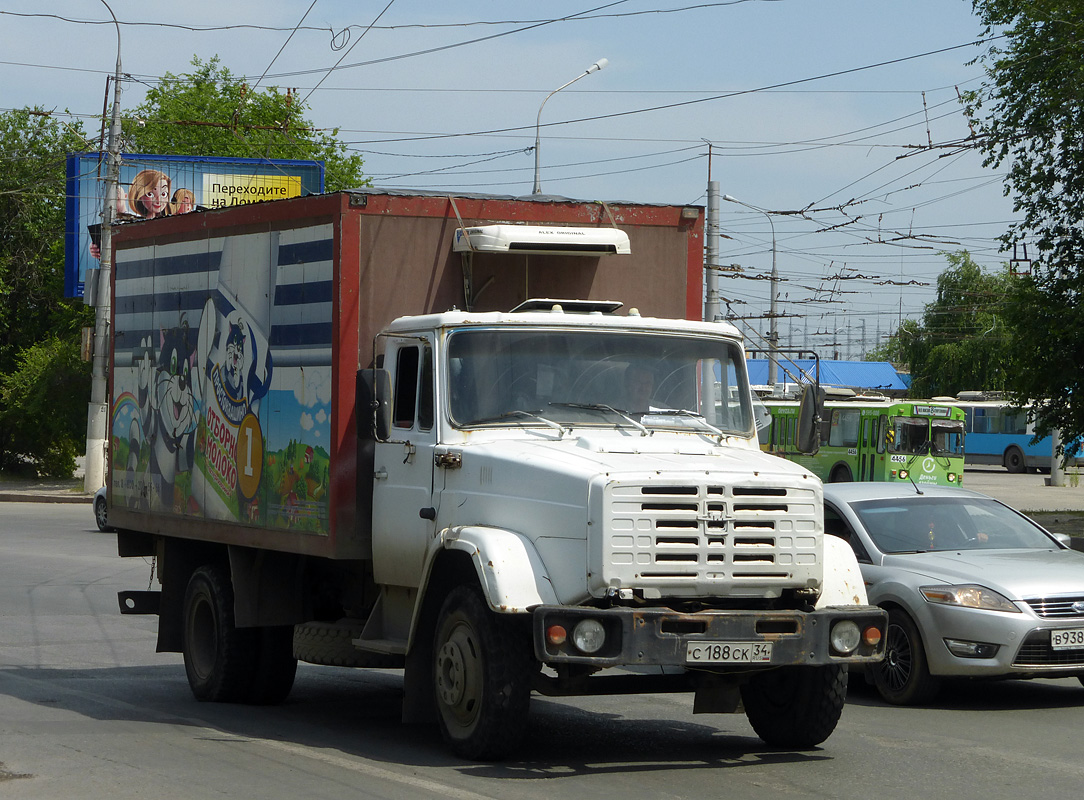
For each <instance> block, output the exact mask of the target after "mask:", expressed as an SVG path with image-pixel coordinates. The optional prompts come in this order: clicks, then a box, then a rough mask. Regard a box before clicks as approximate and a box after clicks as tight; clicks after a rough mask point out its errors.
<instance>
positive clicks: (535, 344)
mask: <svg viewBox="0 0 1084 800" xmlns="http://www.w3.org/2000/svg"><path fill="white" fill-rule="evenodd" d="M448 379H449V396H450V404H449V405H450V412H451V418H452V423H453V424H454V425H456V426H457V427H477V426H483V425H486V426H489V425H516V426H531V425H545V424H546V423H544V422H540V421H539V420H538V418H537V417H536V416H533V415H538V416H541V417H543V418H545V420H548V421H550V422H551V423H552V422H556V423H558V424H560V425H563V426H568V427H574V426H575V427H622V428H624V427H629V428H633V429H637V430H640V431H641V432H643V429H644V428H646V429H648V430H656V429H663V428H669V429H681V430H697V429H699V430H703V431H705V432H712V430H713V429H715V430H716V431H721V432H723V433H726V434H736V435H740V436H752V435H753V433H754V426H753V415H752V408H751V405H750V403H751V400H750V396H749V386H748V382H747V380H746V373H745V360H744V357H743V353H742V351H741V348H740V347H739V346H738V344H737V343H736V342H734V341H731V340H728V339H723V338H704V337H693V336H681V335H675V334H660V333H646V332H645V333H639V332H628V331H621V332H609V331H605V330H599V329H594V330H589V331H586V330H585V331H575V330H553V329H525V328H516V329H508V328H500V329H495V328H484V329H470V330H461V331H456V332H453V333H452V335H451V337H450V339H449V344H448ZM674 412H680V413H674Z"/></svg>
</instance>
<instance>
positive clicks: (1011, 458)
mask: <svg viewBox="0 0 1084 800" xmlns="http://www.w3.org/2000/svg"><path fill="white" fill-rule="evenodd" d="M1005 469H1007V470H1008V471H1009V472H1011V473H1012V474H1014V475H1019V474H1020V473H1022V472H1025V471H1027V462H1026V461H1025V460H1024V453H1023V451H1022V450H1021V449H1020V448H1019V447H1010V448H1009V449H1008V450H1006V451H1005Z"/></svg>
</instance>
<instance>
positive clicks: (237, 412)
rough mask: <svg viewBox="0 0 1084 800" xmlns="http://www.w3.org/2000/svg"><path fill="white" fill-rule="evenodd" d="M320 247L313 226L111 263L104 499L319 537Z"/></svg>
mask: <svg viewBox="0 0 1084 800" xmlns="http://www.w3.org/2000/svg"><path fill="white" fill-rule="evenodd" d="M331 243H332V231H331V226H330V225H323V226H314V227H307V228H298V229H294V230H285V231H264V232H260V233H254V234H248V235H243V236H236V235H234V236H229V237H222V238H210V239H204V240H198V241H196V242H180V243H176V244H166V245H156V246H151V247H146V248H135V249H130V250H122V251H120V252H119V253H118V258H117V277H116V330H117V334H116V338H117V343H116V349H115V353H116V364H115V370H114V394H113V396H114V398H115V399H114V404H113V409H112V412H113V413H112V445H113V447H112V453H113V471H112V474H113V490H114V494H115V498H116V499H115V501H114V502H117V503H123V504H125V505H127V506H128V507H129V508H133V509H141V510H146V511H152V512H156V513H166V514H175V515H182V516H190V517H200V518H206V519H213V520H222V521H229V522H242V523H249V524H253V525H259V526H261V527H269V528H289V529H293V530H301V531H306V532H312V533H315V534H326V533H327V530H328V506H327V497H328V477H329V476H328V473H329V455H328V453H329V439H330V383H331V339H332V337H331V292H332V285H333V281H332V278H333V274H332V273H333V262H332V247H331ZM163 299H165V300H166V302H163ZM125 356H127V357H128V358H127V359H125V358H124V357H125ZM122 362H126V363H122Z"/></svg>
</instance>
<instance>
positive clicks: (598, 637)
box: [572, 619, 606, 654]
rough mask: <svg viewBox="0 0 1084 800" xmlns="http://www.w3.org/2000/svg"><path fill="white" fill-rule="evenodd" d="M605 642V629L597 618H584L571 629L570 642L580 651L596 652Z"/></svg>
mask: <svg viewBox="0 0 1084 800" xmlns="http://www.w3.org/2000/svg"><path fill="white" fill-rule="evenodd" d="M605 642H606V629H605V628H603V627H602V623H601V622H599V621H598V620H597V619H584V620H580V621H579V622H577V623H576V627H575V628H573V629H572V643H573V644H574V645H576V649H577V650H579V651H580V652H581V653H589V654H590V653H597V652H598V651H599V650H601V649H602V645H603V644H604V643H605Z"/></svg>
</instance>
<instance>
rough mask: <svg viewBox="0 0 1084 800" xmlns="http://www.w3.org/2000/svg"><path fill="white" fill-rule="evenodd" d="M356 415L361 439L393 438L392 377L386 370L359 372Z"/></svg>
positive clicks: (363, 370)
mask: <svg viewBox="0 0 1084 800" xmlns="http://www.w3.org/2000/svg"><path fill="white" fill-rule="evenodd" d="M354 414H355V418H356V419H357V425H358V438H359V439H373V440H375V441H378V442H386V441H387V440H388V439H389V438H390V437H391V376H390V375H389V374H388V371H387V370H385V369H361V370H358V377H357V387H356V391H355V404H354Z"/></svg>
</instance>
